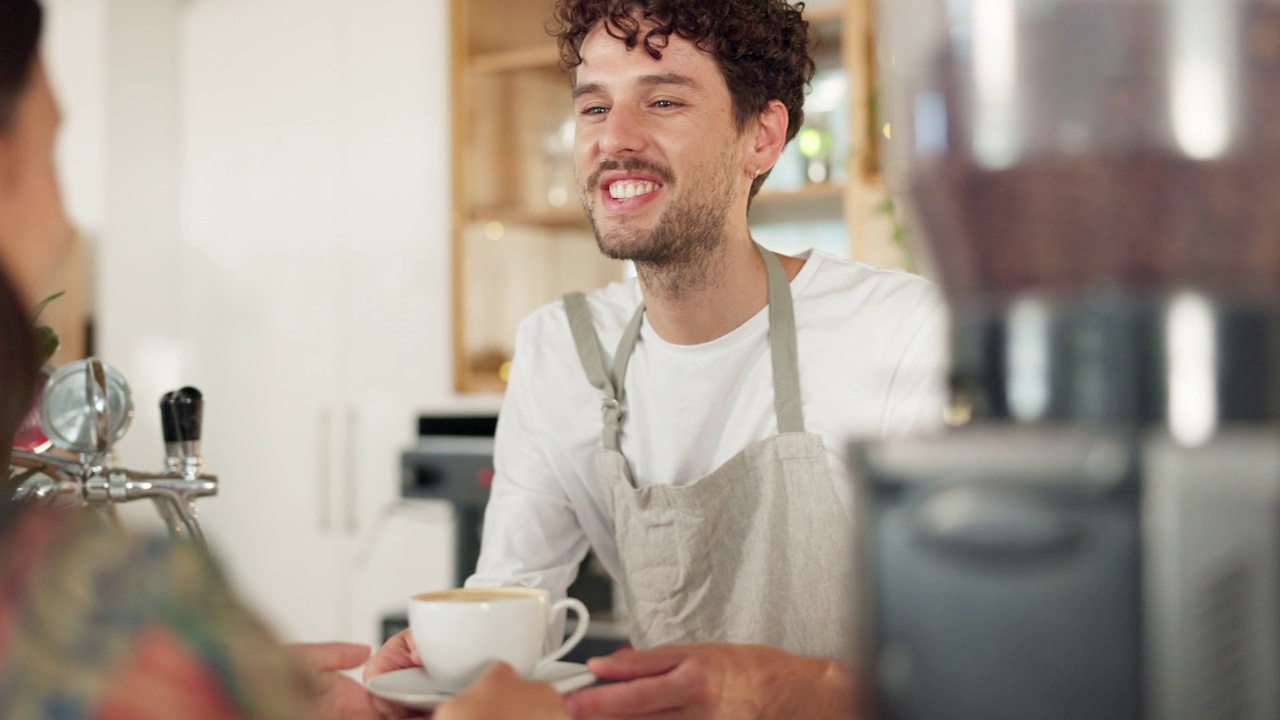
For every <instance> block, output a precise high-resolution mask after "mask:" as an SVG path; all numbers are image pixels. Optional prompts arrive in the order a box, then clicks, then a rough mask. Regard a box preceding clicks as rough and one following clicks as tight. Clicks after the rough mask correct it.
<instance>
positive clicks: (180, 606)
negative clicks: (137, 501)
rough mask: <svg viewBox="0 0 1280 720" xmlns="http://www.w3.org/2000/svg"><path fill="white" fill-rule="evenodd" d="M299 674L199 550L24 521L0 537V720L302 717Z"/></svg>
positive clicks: (305, 707) (96, 518) (84, 527)
mask: <svg viewBox="0 0 1280 720" xmlns="http://www.w3.org/2000/svg"><path fill="white" fill-rule="evenodd" d="M310 710H311V708H310V688H309V686H308V679H307V676H306V675H305V673H304V672H303V671H302V669H301V668H300V667H298V666H296V665H295V664H294V662H293V661H292V659H291V658H290V657H289V655H288V654H287V653H286V652H285V651H284V650H283V649H282V648H281V647H280V645H279V644H278V643H277V642H276V641H275V640H274V639H273V638H272V636H271V635H270V633H268V631H267V630H266V628H265V626H264V625H263V624H262V622H260V621H259V620H258V618H257V617H255V616H254V615H253V614H252V613H250V612H249V611H248V610H247V609H246V608H245V606H244V604H243V603H242V602H241V601H240V599H239V598H238V597H236V596H235V594H234V593H232V591H231V590H230V588H229V587H228V584H227V582H226V579H225V578H224V576H223V575H222V573H221V572H220V570H219V569H218V567H217V566H216V564H215V563H214V562H213V561H212V560H210V559H209V558H208V557H207V556H206V555H205V554H204V553H203V552H202V551H200V550H199V549H197V548H195V547H194V546H191V545H187V544H181V543H174V542H171V541H169V540H166V539H162V538H140V537H133V536H130V535H127V534H124V533H122V532H120V531H117V530H115V529H114V528H112V527H111V526H110V525H109V524H108V523H106V522H104V521H103V520H102V519H101V516H100V515H98V514H97V513H96V512H92V511H90V512H85V511H50V510H31V511H28V512H24V513H22V514H21V515H19V516H17V517H16V518H15V519H13V521H12V522H11V527H8V528H5V529H4V532H3V534H2V535H0V718H6V719H8V720H25V719H26V718H33V719H36V718H48V719H50V720H80V719H82V718H84V719H92V720H124V719H125V718H129V719H130V720H135V719H138V720H152V719H155V720H159V719H161V718H183V719H184V720H205V719H206V718H207V719H209V720H213V719H215V718H216V719H218V720H222V719H223V718H305V717H309V716H311V714H312V713H311V712H310Z"/></svg>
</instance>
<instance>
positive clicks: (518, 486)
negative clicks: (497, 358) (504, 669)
mask: <svg viewBox="0 0 1280 720" xmlns="http://www.w3.org/2000/svg"><path fill="white" fill-rule="evenodd" d="M538 335H539V333H537V332H536V330H535V329H534V328H532V327H531V324H530V322H529V321H528V320H526V321H525V322H524V323H522V324H521V326H520V329H519V331H518V332H517V333H516V349H515V354H514V357H513V361H512V366H511V375H510V378H509V381H508V385H507V392H506V396H505V398H504V400H503V405H502V410H501V412H500V414H499V416H498V429H497V435H496V437H495V439H494V472H495V474H494V480H493V487H492V490H491V494H490V496H489V504H488V506H487V507H486V509H485V518H484V534H483V536H482V539H481V545H480V561H479V564H478V566H477V568H476V572H475V574H474V575H473V576H472V577H471V578H470V579H469V580H468V581H467V585H469V586H499V585H522V586H527V587H542V588H546V589H547V590H549V591H551V594H552V596H553V598H562V597H564V596H565V594H566V592H567V591H568V588H569V585H570V584H571V583H572V582H573V580H574V578H575V577H577V573H578V566H579V564H580V563H581V562H582V559H583V557H585V556H586V553H587V549H588V545H589V544H588V541H587V538H586V535H585V533H584V532H583V530H582V526H581V524H580V523H579V521H578V516H577V514H576V513H575V511H574V509H573V505H572V503H571V502H570V499H569V497H568V495H567V494H566V493H565V491H564V486H563V485H562V483H561V481H560V478H558V477H557V474H556V469H555V466H554V464H553V463H552V462H551V460H550V457H549V455H548V448H547V447H546V443H547V442H548V441H549V439H553V438H554V437H555V433H556V428H554V427H548V425H549V423H548V421H547V420H546V419H545V414H544V413H543V412H541V410H542V408H543V407H544V403H547V402H553V401H554V398H550V397H548V394H547V393H546V392H545V389H544V388H542V387H541V386H540V385H539V377H540V375H541V373H540V372H539V364H540V362H541V360H542V358H541V354H542V353H545V352H546V351H547V349H546V347H545V344H547V342H548V341H547V339H546V338H541V337H538ZM540 342H541V343H543V346H540V345H539V343H540ZM556 344H557V345H558V343H556ZM571 347H572V346H570V348H571Z"/></svg>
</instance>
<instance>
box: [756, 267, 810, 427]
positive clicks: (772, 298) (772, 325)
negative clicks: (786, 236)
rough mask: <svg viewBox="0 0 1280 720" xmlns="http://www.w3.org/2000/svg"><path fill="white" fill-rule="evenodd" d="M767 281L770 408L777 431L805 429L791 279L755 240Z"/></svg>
mask: <svg viewBox="0 0 1280 720" xmlns="http://www.w3.org/2000/svg"><path fill="white" fill-rule="evenodd" d="M756 250H759V251H760V257H761V258H763V259H764V271H765V276H766V277H767V278H768V281H769V350H770V352H771V353H772V358H771V359H772V361H773V409H774V412H775V413H777V415H778V433H779V434H785V433H802V432H804V412H803V411H802V410H801V408H800V353H799V351H798V350H797V349H796V312H795V308H794V306H793V305H792V302H791V281H790V280H788V279H787V271H786V270H784V269H783V268H782V263H781V262H780V261H779V260H778V256H777V255H774V254H773V253H771V252H769V251H768V250H765V249H764V248H763V247H761V246H760V244H759V243H756Z"/></svg>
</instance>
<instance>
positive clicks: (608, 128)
mask: <svg viewBox="0 0 1280 720" xmlns="http://www.w3.org/2000/svg"><path fill="white" fill-rule="evenodd" d="M646 137H647V133H646V130H645V126H644V117H643V115H642V114H641V113H639V112H637V111H636V110H634V109H632V108H629V107H627V106H625V105H622V104H621V103H619V104H618V105H615V106H614V107H613V108H611V109H610V110H609V114H608V115H606V116H605V119H604V122H603V123H602V126H601V128H600V135H599V143H600V152H601V154H603V155H605V156H606V157H626V156H629V155H635V154H638V153H641V152H643V151H644V149H645V143H646Z"/></svg>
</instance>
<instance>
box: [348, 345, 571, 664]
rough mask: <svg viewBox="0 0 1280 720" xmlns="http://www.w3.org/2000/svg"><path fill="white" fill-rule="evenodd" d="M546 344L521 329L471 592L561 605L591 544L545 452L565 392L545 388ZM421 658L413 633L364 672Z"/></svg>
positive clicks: (388, 648)
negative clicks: (537, 592)
mask: <svg viewBox="0 0 1280 720" xmlns="http://www.w3.org/2000/svg"><path fill="white" fill-rule="evenodd" d="M540 341H541V342H544V343H545V342H546V340H545V339H542V338H538V337H536V336H535V333H534V332H532V331H531V330H530V329H529V324H528V323H527V322H526V323H522V324H521V327H520V330H519V331H518V332H517V334H516V352H515V360H514V362H513V363H512V368H511V376H510V379H509V384H508V387H507V393H506V396H505V397H504V399H503V404H502V411H501V412H500V414H499V416H498V429H497V434H496V437H495V439H494V469H495V471H496V472H495V475H494V481H493V487H492V490H491V492H490V496H489V502H488V505H487V506H486V508H485V519H484V533H483V541H482V543H481V548H480V561H479V564H478V566H477V567H476V568H475V574H474V575H472V576H471V577H470V579H468V581H467V585H468V586H473V587H485V586H490V587H491V586H503V585H522V586H528V587H541V588H546V589H547V590H549V591H550V592H551V594H552V595H553V599H554V598H559V597H563V596H564V595H565V592H566V591H567V590H568V587H569V585H570V583H572V582H573V580H574V578H575V577H576V575H577V572H578V565H579V564H580V563H581V562H582V558H583V557H585V556H586V553H587V548H588V542H587V539H586V535H585V534H584V533H583V531H582V527H581V525H580V524H579V523H578V518H577V514H576V513H575V511H574V508H573V506H572V504H571V502H570V500H569V498H568V496H567V495H566V494H565V492H564V489H563V486H562V485H561V483H560V478H559V477H558V472H557V470H556V467H555V465H554V463H553V462H552V461H551V459H550V457H549V456H548V451H547V448H546V447H545V444H546V443H548V442H550V441H549V440H548V438H554V436H555V433H556V430H557V428H555V427H553V426H552V423H551V422H549V421H548V420H547V419H546V417H545V408H546V407H547V403H549V402H554V401H555V397H554V396H555V393H556V392H557V391H558V390H561V389H560V388H552V389H548V388H546V387H545V384H544V383H539V379H540V378H541V374H540V372H539V369H538V358H539V348H538V346H537V343H538V342H540ZM544 352H545V351H544ZM584 382H585V380H584ZM416 651H417V649H416V648H415V647H414V646H413V643H412V639H411V638H410V637H409V635H408V632H407V631H405V632H402V633H400V634H398V635H396V636H395V637H393V638H391V639H390V640H389V641H388V642H387V643H386V644H385V645H384V646H383V647H382V648H381V649H380V650H378V652H377V653H376V654H375V655H374V657H373V659H372V660H370V662H369V663H368V664H367V665H366V666H365V672H364V675H365V678H366V679H368V678H370V677H373V676H374V675H379V674H382V673H385V672H390V671H392V670H398V669H402V668H405V667H413V666H414V665H417V664H418V657H417V654H416Z"/></svg>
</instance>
